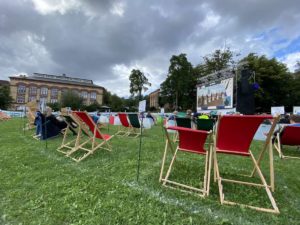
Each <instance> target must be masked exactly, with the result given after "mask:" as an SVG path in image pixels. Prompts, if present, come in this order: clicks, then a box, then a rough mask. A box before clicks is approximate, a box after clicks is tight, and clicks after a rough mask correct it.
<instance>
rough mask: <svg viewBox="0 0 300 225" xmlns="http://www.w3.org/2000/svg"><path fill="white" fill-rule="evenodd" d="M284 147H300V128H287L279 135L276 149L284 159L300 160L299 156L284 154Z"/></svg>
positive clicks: (275, 143) (275, 145) (276, 140)
mask: <svg viewBox="0 0 300 225" xmlns="http://www.w3.org/2000/svg"><path fill="white" fill-rule="evenodd" d="M282 145H290V146H300V126H285V127H283V128H282V129H281V131H280V132H278V133H277V135H276V139H275V142H274V148H275V149H276V150H277V151H278V153H279V157H280V158H282V159H287V158H291V159H300V157H297V156H288V155H284V154H283V153H282Z"/></svg>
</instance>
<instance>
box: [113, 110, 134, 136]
mask: <svg viewBox="0 0 300 225" xmlns="http://www.w3.org/2000/svg"><path fill="white" fill-rule="evenodd" d="M118 116H119V118H120V122H121V124H122V126H119V130H118V132H117V133H116V134H115V135H116V136H127V135H128V134H129V133H130V132H131V130H132V126H131V125H130V123H129V121H128V118H127V113H118Z"/></svg>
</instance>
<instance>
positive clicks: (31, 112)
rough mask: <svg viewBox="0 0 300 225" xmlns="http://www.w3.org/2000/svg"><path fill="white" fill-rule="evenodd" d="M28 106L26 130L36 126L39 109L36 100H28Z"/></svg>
mask: <svg viewBox="0 0 300 225" xmlns="http://www.w3.org/2000/svg"><path fill="white" fill-rule="evenodd" d="M26 107H27V113H26V116H27V120H28V122H27V124H26V126H25V130H31V129H33V128H34V127H35V125H34V120H35V112H36V110H37V109H38V103H37V102H36V101H35V100H34V101H31V102H28V103H27V104H26Z"/></svg>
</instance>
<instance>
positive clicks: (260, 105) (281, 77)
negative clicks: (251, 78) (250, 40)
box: [241, 53, 294, 112]
mask: <svg viewBox="0 0 300 225" xmlns="http://www.w3.org/2000/svg"><path fill="white" fill-rule="evenodd" d="M241 61H248V63H249V67H250V69H251V70H253V71H255V79H256V82H257V83H258V84H259V86H260V88H259V90H257V91H256V92H255V105H256V107H257V111H259V112H270V109H271V106H281V105H285V106H286V107H288V110H289V108H290V107H291V104H293V102H291V97H292V95H294V93H291V89H293V86H294V81H293V77H292V76H291V74H290V73H289V72H288V69H287V67H286V65H285V64H283V63H281V62H278V61H277V60H276V59H275V58H272V59H268V58H267V57H266V56H264V55H263V56H257V55H256V54H254V53H251V54H249V55H248V56H247V57H245V58H244V59H242V60H241Z"/></svg>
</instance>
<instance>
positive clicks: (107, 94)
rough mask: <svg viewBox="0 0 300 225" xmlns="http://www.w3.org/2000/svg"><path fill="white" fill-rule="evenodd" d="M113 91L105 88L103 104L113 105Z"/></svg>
mask: <svg viewBox="0 0 300 225" xmlns="http://www.w3.org/2000/svg"><path fill="white" fill-rule="evenodd" d="M111 103H112V102H111V93H110V92H109V91H107V90H104V92H103V104H104V105H106V106H110V105H111Z"/></svg>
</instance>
